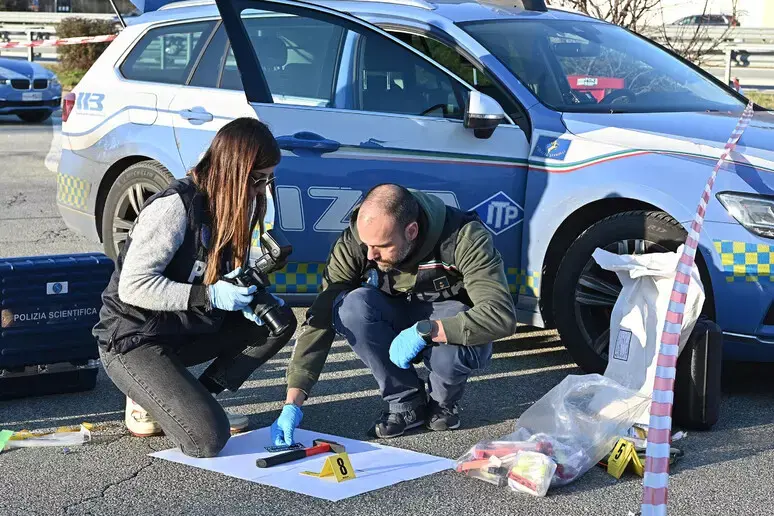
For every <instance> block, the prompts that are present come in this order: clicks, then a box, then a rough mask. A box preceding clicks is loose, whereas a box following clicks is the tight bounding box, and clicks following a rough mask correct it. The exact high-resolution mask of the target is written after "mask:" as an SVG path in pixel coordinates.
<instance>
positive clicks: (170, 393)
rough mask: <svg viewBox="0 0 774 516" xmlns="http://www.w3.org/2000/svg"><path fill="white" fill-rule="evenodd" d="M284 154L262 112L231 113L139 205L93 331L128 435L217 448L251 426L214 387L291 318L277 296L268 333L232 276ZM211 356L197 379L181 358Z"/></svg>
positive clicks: (277, 341) (200, 452) (189, 361)
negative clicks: (120, 397) (276, 315)
mask: <svg viewBox="0 0 774 516" xmlns="http://www.w3.org/2000/svg"><path fill="white" fill-rule="evenodd" d="M280 157H281V155H280V149H279V146H278V145H277V142H276V140H275V139H274V137H273V136H272V134H271V132H270V131H269V129H268V128H267V127H266V126H265V125H264V124H263V123H261V122H259V121H258V120H255V119H252V118H240V119H237V120H234V121H233V122H230V123H229V124H227V125H225V126H224V127H223V128H222V129H221V130H220V131H218V133H217V135H216V136H215V138H214V139H213V141H212V144H211V146H210V148H209V149H208V150H207V152H206V153H205V154H204V156H203V158H202V160H201V161H200V162H199V164H198V165H196V167H195V168H194V169H193V170H191V171H190V172H189V174H188V175H187V176H186V177H185V178H183V179H179V180H176V181H173V182H172V183H171V184H170V185H169V187H168V188H167V189H166V190H164V191H162V192H160V193H158V194H156V195H154V196H153V197H151V198H150V199H149V200H148V201H147V203H146V204H145V205H144V206H143V208H142V211H141V212H140V215H139V216H138V218H137V220H136V221H135V223H134V226H133V227H132V230H131V231H130V233H129V238H128V239H127V240H126V243H125V245H124V247H123V249H122V251H121V254H120V255H119V257H118V259H117V261H116V269H115V272H114V273H113V276H112V277H111V280H110V283H109V285H108V287H107V288H106V289H105V292H104V293H103V295H102V300H103V306H102V309H101V311H100V321H99V323H98V324H97V325H96V326H95V328H94V332H93V333H94V335H95V337H96V338H97V340H98V343H99V350H100V356H101V358H102V364H103V366H104V367H105V371H106V372H107V374H108V376H109V377H110V379H111V380H112V381H113V382H114V383H115V384H116V386H117V387H118V388H119V389H120V390H121V391H122V392H123V393H124V394H126V396H127V401H126V414H125V421H126V426H127V427H128V429H129V431H130V432H131V433H132V434H134V435H136V436H149V435H156V434H159V433H161V432H164V433H166V435H167V436H169V437H170V438H171V439H172V441H174V443H175V444H176V445H178V446H180V448H181V450H182V451H183V452H184V453H185V454H187V455H190V456H193V457H213V456H215V455H217V454H218V453H219V452H220V450H221V449H222V448H223V446H225V444H226V441H228V438H229V436H230V435H231V433H236V432H239V431H242V430H244V429H245V428H246V427H247V418H246V417H245V416H238V415H234V414H227V413H226V412H225V411H224V410H223V408H222V407H221V406H220V404H219V403H218V402H217V400H216V399H215V396H216V395H217V394H218V393H220V392H222V391H223V390H224V389H228V390H230V391H232V392H233V391H236V390H237V389H238V388H239V387H240V386H241V385H242V383H243V382H244V381H245V380H246V379H247V378H248V377H249V376H250V374H252V372H253V371H254V370H255V369H256V368H258V367H259V366H260V365H262V364H263V363H264V362H266V361H267V360H268V359H269V358H271V357H272V356H274V355H275V354H276V353H277V352H278V351H279V350H280V349H281V348H282V347H283V346H284V345H285V344H286V343H287V342H288V341H289V340H290V338H291V337H292V336H293V333H294V332H295V329H296V320H295V317H294V316H293V313H292V311H291V310H290V309H289V308H288V307H285V306H282V307H281V308H279V310H280V311H282V315H283V316H284V318H285V319H287V320H288V321H290V325H289V326H288V327H287V328H286V329H285V330H284V331H282V332H281V333H280V334H279V335H274V334H272V333H271V332H270V330H269V329H268V328H267V327H266V325H264V324H263V322H262V321H261V319H260V318H258V317H256V316H255V315H254V313H253V310H252V308H251V307H250V306H249V304H250V302H251V301H252V298H253V293H254V292H255V290H256V287H255V286H250V287H244V286H238V285H236V284H235V282H234V278H235V277H236V276H237V275H239V274H240V272H241V271H242V268H243V267H246V266H247V265H248V264H247V260H248V255H249V250H250V242H251V234H252V228H253V227H254V226H255V224H256V223H257V222H260V225H261V226H260V227H261V231H262V232H263V229H264V228H263V221H264V217H265V215H266V205H267V198H266V189H267V187H268V185H269V184H270V183H271V181H273V178H274V176H273V174H274V168H275V167H276V166H277V164H278V163H279V161H280ZM281 304H282V303H281ZM213 359H214V361H213V362H212V364H210V365H209V367H207V369H206V370H205V371H204V372H203V373H202V375H201V376H200V377H199V378H198V379H197V378H195V377H194V376H193V375H192V374H191V373H190V372H189V371H188V369H187V367H190V366H193V365H196V364H201V363H204V362H207V361H210V360H213Z"/></svg>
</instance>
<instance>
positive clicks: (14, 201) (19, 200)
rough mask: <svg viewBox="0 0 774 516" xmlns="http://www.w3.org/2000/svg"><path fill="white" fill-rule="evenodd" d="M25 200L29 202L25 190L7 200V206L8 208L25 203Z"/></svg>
mask: <svg viewBox="0 0 774 516" xmlns="http://www.w3.org/2000/svg"><path fill="white" fill-rule="evenodd" d="M25 202H27V196H26V195H25V194H24V192H19V193H17V194H16V195H14V196H13V197H11V200H10V201H6V203H5V206H6V207H7V208H10V207H12V206H16V205H18V204H24V203H25Z"/></svg>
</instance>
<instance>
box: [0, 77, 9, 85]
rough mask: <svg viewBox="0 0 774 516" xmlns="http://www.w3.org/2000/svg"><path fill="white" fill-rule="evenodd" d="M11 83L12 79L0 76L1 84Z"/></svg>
mask: <svg viewBox="0 0 774 516" xmlns="http://www.w3.org/2000/svg"><path fill="white" fill-rule="evenodd" d="M9 84H11V79H6V78H5V77H0V86H8V85H9Z"/></svg>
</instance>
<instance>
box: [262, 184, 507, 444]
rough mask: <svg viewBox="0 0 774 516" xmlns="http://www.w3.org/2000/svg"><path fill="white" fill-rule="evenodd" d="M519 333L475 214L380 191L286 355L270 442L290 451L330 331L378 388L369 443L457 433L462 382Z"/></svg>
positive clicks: (414, 195) (496, 257)
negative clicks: (419, 430)
mask: <svg viewBox="0 0 774 516" xmlns="http://www.w3.org/2000/svg"><path fill="white" fill-rule="evenodd" d="M515 329H516V314H515V307H514V304H513V299H512V297H511V294H510V292H509V289H508V284H507V281H506V277H505V270H504V268H503V261H502V258H501V256H500V254H499V252H498V251H497V250H496V249H495V248H494V245H493V242H492V235H491V234H490V233H489V232H488V231H487V230H486V228H485V227H484V226H483V224H481V222H480V221H479V220H478V218H477V217H476V215H475V214H472V213H466V212H463V211H461V210H458V209H455V208H451V207H447V206H446V205H444V203H443V202H442V201H441V200H440V199H438V198H436V197H434V196H430V195H426V194H424V193H421V192H418V191H413V190H411V191H410V190H408V189H406V188H404V187H402V186H398V185H394V184H384V185H379V186H377V187H375V188H373V189H372V190H371V191H370V192H368V194H367V195H366V197H365V199H364V200H363V202H362V204H361V205H360V206H359V207H358V208H357V209H356V210H355V211H354V212H353V214H352V217H351V222H350V227H349V228H348V229H346V230H345V231H344V232H343V233H342V235H341V236H340V237H339V239H338V240H337V242H336V244H335V245H334V247H333V250H332V252H331V255H330V257H329V259H328V263H327V265H326V268H325V271H324V273H323V290H322V292H321V293H320V294H319V295H318V297H317V299H316V300H315V302H314V304H313V305H312V307H311V308H310V309H309V312H308V314H307V320H306V322H305V324H304V326H303V327H302V329H301V334H300V336H299V338H298V340H297V342H296V345H295V349H294V351H293V356H292V359H291V363H290V366H289V368H288V374H287V378H288V391H287V398H286V404H285V406H284V407H283V410H282V413H281V414H280V416H279V418H278V419H277V420H276V421H275V423H274V425H273V426H272V436H273V440H274V442H275V444H278V445H279V444H283V443H285V444H290V443H292V442H293V431H294V430H295V428H296V427H297V426H298V424H299V423H300V422H301V418H302V411H301V405H302V404H303V402H304V400H305V399H306V398H307V397H308V394H309V392H310V390H311V388H312V386H313V385H314V384H315V382H316V381H317V379H318V377H319V375H320V372H321V371H322V369H323V366H324V364H325V360H326V357H327V355H328V352H329V350H330V347H331V344H332V342H333V338H334V332H335V333H338V334H339V335H342V336H344V337H345V338H346V339H347V342H349V345H350V346H352V349H353V350H354V351H355V353H356V354H357V355H358V357H360V359H361V360H362V361H363V362H364V363H365V364H366V366H368V368H369V369H370V370H371V372H372V373H373V375H374V377H375V378H376V381H377V383H378V384H379V390H380V391H381V395H382V397H383V399H384V400H385V401H386V402H387V403H388V404H389V409H388V411H387V412H384V413H383V414H382V416H381V417H380V419H379V420H378V421H377V422H376V424H375V426H374V428H373V433H375V434H376V436H378V437H381V438H389V437H397V436H399V435H402V434H403V433H404V432H405V431H406V430H408V429H410V428H414V427H417V426H420V425H423V424H427V426H428V427H429V428H430V429H431V430H449V429H454V428H458V427H459V426H460V417H459V414H458V402H459V401H460V399H461V398H462V394H463V390H464V388H465V383H466V382H467V380H468V377H469V376H470V374H471V372H472V371H473V370H475V369H480V368H483V367H485V366H486V365H487V364H488V362H489V360H490V357H491V355H492V341H493V340H496V339H499V338H502V337H507V336H509V335H512V334H513V333H514V331H515ZM420 361H424V363H425V365H426V366H427V368H428V370H429V371H430V374H429V385H428V386H427V388H426V387H425V384H424V382H423V381H422V380H421V379H420V378H419V376H418V375H417V372H416V371H415V369H414V367H413V365H412V363H418V362H420ZM428 395H429V398H428Z"/></svg>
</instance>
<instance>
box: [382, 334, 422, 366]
mask: <svg viewBox="0 0 774 516" xmlns="http://www.w3.org/2000/svg"><path fill="white" fill-rule="evenodd" d="M425 346H427V343H426V342H425V339H423V338H422V336H421V335H419V332H417V325H416V324H415V325H414V326H412V327H411V328H406V329H405V330H403V331H402V332H400V333H399V334H398V336H397V337H395V338H394V339H393V341H392V344H390V360H391V361H392V363H393V364H395V365H396V366H398V367H400V368H401V369H408V368H409V365H410V362H411V360H412V359H413V358H414V357H415V356H417V355H418V354H419V353H420V352H421V351H422V350H423V349H425Z"/></svg>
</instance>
